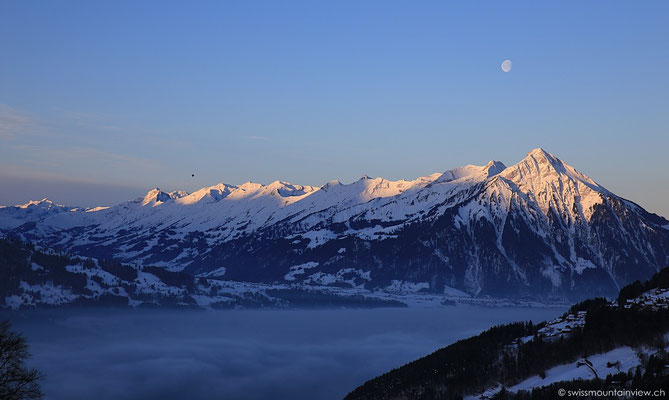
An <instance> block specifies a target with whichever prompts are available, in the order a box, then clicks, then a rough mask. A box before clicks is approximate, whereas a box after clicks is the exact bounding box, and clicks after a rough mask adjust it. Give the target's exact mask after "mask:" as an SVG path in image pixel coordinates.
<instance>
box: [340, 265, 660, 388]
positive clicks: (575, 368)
mask: <svg viewBox="0 0 669 400" xmlns="http://www.w3.org/2000/svg"><path fill="white" fill-rule="evenodd" d="M668 334H669V267H667V268H665V269H663V270H661V271H660V272H659V273H657V274H655V275H654V276H653V277H652V278H651V279H650V280H649V281H647V282H645V283H641V282H635V283H633V284H631V285H629V286H627V287H625V288H623V289H622V290H621V291H620V293H619V296H618V298H617V300H615V301H607V300H606V299H603V298H594V299H590V300H586V301H583V302H581V303H578V304H576V305H574V306H572V307H571V309H570V310H569V311H568V312H567V313H565V314H564V315H563V316H561V317H559V318H557V319H555V320H553V321H550V322H543V323H541V324H537V325H534V324H532V323H531V322H528V323H523V322H518V323H513V324H508V325H502V326H496V327H493V328H491V329H489V330H487V331H485V332H483V333H481V334H480V335H478V336H475V337H472V338H469V339H465V340H461V341H459V342H457V343H454V344H452V345H450V346H448V347H445V348H443V349H440V350H437V351H435V352H434V353H432V354H430V355H428V356H425V357H423V358H421V359H419V360H416V361H413V362H411V363H409V364H406V365H404V366H403V367H400V368H397V369H394V370H392V371H390V372H388V373H386V374H383V375H381V376H379V377H378V378H375V379H372V380H370V381H368V382H366V383H364V384H363V385H361V386H360V387H358V388H357V389H355V390H354V391H352V392H351V393H349V394H348V395H347V396H346V400H376V399H378V400H381V399H383V400H393V399H396V400H399V399H402V400H413V399H416V400H418V399H424V400H438V399H462V398H466V399H469V400H474V399H499V400H502V399H518V400H524V399H555V398H559V397H560V396H559V393H558V390H559V389H564V390H566V391H568V390H572V391H577V390H581V389H582V390H589V389H602V390H607V389H638V390H651V391H653V390H657V389H664V390H667V388H669V357H668V351H669V335H668ZM667 394H669V392H667ZM572 397H576V396H575V395H572ZM638 397H639V398H650V397H651V396H647V397H643V396H638ZM580 398H595V397H592V396H591V397H588V396H585V395H583V396H581V397H580ZM605 398H606V397H605ZM608 398H616V399H617V398H621V397H620V396H617V395H614V396H610V397H608Z"/></svg>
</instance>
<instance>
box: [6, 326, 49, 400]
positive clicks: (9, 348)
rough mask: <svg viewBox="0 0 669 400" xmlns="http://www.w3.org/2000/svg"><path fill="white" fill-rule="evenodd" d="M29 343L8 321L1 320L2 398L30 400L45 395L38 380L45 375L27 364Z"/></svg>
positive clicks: (7, 399)
mask: <svg viewBox="0 0 669 400" xmlns="http://www.w3.org/2000/svg"><path fill="white" fill-rule="evenodd" d="M29 356H30V355H29V354H28V345H27V344H26V340H25V338H24V337H23V336H22V335H20V334H18V333H16V332H13V331H12V330H11V326H10V324H9V322H8V321H3V322H0V400H28V399H41V398H42V397H43V395H42V391H41V390H40V387H39V383H38V381H39V380H40V379H42V377H43V375H42V374H41V373H40V372H39V371H38V370H36V369H29V368H27V367H26V365H25V361H26V359H28V357H29Z"/></svg>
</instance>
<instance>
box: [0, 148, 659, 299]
mask: <svg viewBox="0 0 669 400" xmlns="http://www.w3.org/2000/svg"><path fill="white" fill-rule="evenodd" d="M0 236H8V237H18V238H20V239H21V240H24V241H28V242H32V243H35V244H37V245H39V246H44V247H47V248H52V249H55V250H58V251H62V252H67V253H69V254H74V255H78V256H85V257H94V258H100V259H114V260H117V261H120V262H124V263H133V264H141V265H153V266H158V267H162V268H167V269H169V270H172V271H184V272H187V273H190V274H193V275H199V276H207V277H215V278H219V279H225V280H231V281H244V282H258V283H277V282H280V283H295V284H302V285H326V286H327V285H331V286H343V287H351V286H353V287H360V288H362V287H364V288H366V289H383V288H387V287H389V286H391V285H398V284H400V285H413V287H419V288H422V289H423V290H425V291H429V292H434V293H443V292H445V291H448V290H450V289H451V288H455V289H458V290H460V291H464V292H467V293H468V294H469V295H471V296H492V297H510V298H536V299H544V300H549V299H571V298H585V297H592V296H597V295H614V294H616V293H617V292H618V290H619V289H620V288H621V287H623V286H624V285H626V284H628V283H630V282H632V281H634V280H644V279H647V278H648V277H650V276H651V275H653V274H654V273H656V272H657V271H659V270H660V269H661V268H662V267H664V266H666V265H668V264H669V221H668V220H666V219H665V218H663V217H661V216H658V215H656V214H652V213H650V212H647V211H646V210H644V209H643V208H642V207H640V206H639V205H637V204H635V203H633V202H632V201H629V200H626V199H623V198H621V197H619V196H617V195H615V194H614V193H612V192H610V191H609V190H607V189H605V188H604V187H602V186H600V185H599V184H597V183H596V182H595V181H594V180H592V179H590V178H589V177H588V176H586V175H584V174H582V173H580V172H578V171H577V170H576V169H574V168H573V167H571V166H569V165H567V164H566V163H564V162H563V161H561V160H560V159H558V158H557V157H556V156H554V155H552V154H550V153H548V152H546V151H545V150H543V149H534V150H532V151H530V152H529V153H528V154H527V156H526V157H525V158H524V159H523V160H521V161H520V162H519V163H517V164H515V165H512V166H509V167H506V166H505V165H504V164H502V163H501V162H499V161H491V162H489V163H488V164H487V165H485V166H474V165H467V166H464V167H460V168H456V169H453V170H449V171H446V172H445V173H436V174H432V175H429V176H424V177H420V178H418V179H415V180H412V181H406V180H399V181H389V180H386V179H383V178H369V177H366V176H365V177H363V178H361V179H360V180H358V181H356V182H353V183H351V184H342V183H340V182H339V181H331V182H328V183H327V184H325V185H323V186H321V187H315V186H301V185H294V184H290V183H286V182H281V181H276V182H273V183H271V184H269V185H261V184H258V183H251V182H248V183H245V184H242V185H239V186H234V185H227V184H223V183H221V184H218V185H215V186H211V187H205V188H202V189H200V190H198V191H196V192H193V193H186V192H183V191H175V192H164V191H161V190H160V189H157V188H156V189H154V190H151V191H149V192H148V193H147V194H146V196H144V197H143V198H139V199H136V200H133V201H128V202H126V203H122V204H118V205H115V206H112V207H96V208H72V207H66V206H62V205H57V204H55V203H53V202H51V201H49V200H47V199H43V200H41V201H32V202H29V203H27V204H24V205H19V206H6V207H1V208H0Z"/></svg>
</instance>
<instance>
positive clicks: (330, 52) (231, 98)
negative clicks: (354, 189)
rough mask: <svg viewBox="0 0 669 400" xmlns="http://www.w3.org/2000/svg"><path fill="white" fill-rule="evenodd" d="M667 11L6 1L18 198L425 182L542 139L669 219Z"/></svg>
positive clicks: (546, 5) (3, 135)
mask: <svg viewBox="0 0 669 400" xmlns="http://www.w3.org/2000/svg"><path fill="white" fill-rule="evenodd" d="M667 15H669V3H667V2H664V1H656V2H653V1H644V2H615V1H590V2H582V1H573V2H571V1H561V2H536V1H531V2H514V1H510V2H459V3H455V2H441V1H439V2H420V3H412V2H393V1H378V2H374V1H368V2H359V1H342V2H314V1H303V2H298V1H286V2H276V1H267V2H263V1H238V2H233V1H227V2H222V1H217V2H164V1H160V2H158V1H156V2H150V1H143V2H135V1H119V2H86V1H80V2H68V1H59V2H38V1H15V2H10V1H2V2H0V49H1V51H2V55H1V56H0V185H1V186H2V188H3V190H2V191H0V204H7V203H16V202H23V201H26V200H28V199H31V198H36V197H44V196H47V197H50V198H54V199H55V200H58V201H61V202H66V203H69V204H73V205H93V204H111V203H115V202H119V201H122V200H124V199H129V198H132V197H135V196H139V195H140V194H141V193H142V192H144V191H146V190H148V189H149V188H151V187H155V186H160V187H161V188H164V189H169V190H171V189H185V190H194V189H197V188H200V187H203V186H209V185H213V184H215V183H218V182H226V183H231V184H240V183H243V182H245V181H248V180H251V181H255V182H261V183H269V182H271V181H274V180H277V179H280V180H285V181H290V182H293V183H302V184H312V185H320V184H323V183H325V182H327V181H328V180H331V179H339V180H341V181H342V182H351V181H354V180H357V179H358V178H359V177H360V176H361V175H363V174H367V175H370V176H383V177H385V178H388V179H399V178H406V179H413V178H415V177H417V176H421V175H427V174H430V173H432V172H441V171H445V170H447V169H450V168H453V167H457V166H460V165H464V164H468V163H474V164H484V163H486V162H487V161H489V160H491V159H496V160H500V161H503V162H504V163H506V164H507V165H511V164H513V163H515V162H517V161H519V160H520V159H521V158H522V157H523V156H524V155H525V154H526V153H527V151H529V150H530V149H532V148H534V147H543V148H545V149H546V150H548V151H550V152H552V153H554V154H556V155H557V156H558V157H560V158H561V159H563V160H564V161H566V162H568V163H569V164H571V165H573V166H574V167H576V168H577V169H579V170H580V171H582V172H584V173H586V174H588V175H589V176H591V177H592V178H593V179H595V180H596V181H598V182H599V183H601V184H602V185H604V186H605V187H607V188H608V189H610V190H612V191H614V192H615V193H617V194H619V195H621V196H624V197H627V198H630V199H631V200H634V201H636V202H638V203H640V204H641V205H643V206H644V207H647V208H648V209H649V210H650V211H653V212H658V213H661V214H663V215H665V216H669V172H668V169H667V166H666V160H667V149H668V148H669V132H668V130H669V112H668V111H667V110H669V95H668V94H667V93H669V77H668V72H667V71H669V68H668V67H667V66H668V65H669V47H668V46H667V44H666V43H667V41H668V40H669V18H668V17H667ZM504 59H511V60H512V61H513V69H512V71H511V72H509V73H504V72H502V71H501V69H500V63H501V62H502V61H503V60H504ZM191 174H195V175H196V176H195V178H192V177H191ZM74 203H76V204H74Z"/></svg>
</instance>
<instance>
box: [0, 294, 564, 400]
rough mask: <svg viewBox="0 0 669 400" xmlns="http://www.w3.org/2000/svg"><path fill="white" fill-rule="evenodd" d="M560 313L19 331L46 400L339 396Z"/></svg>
mask: <svg viewBox="0 0 669 400" xmlns="http://www.w3.org/2000/svg"><path fill="white" fill-rule="evenodd" d="M562 312H564V310H562V309H555V308H551V309H541V308H536V309H530V308H504V309H492V308H480V307H474V306H463V305H460V306H457V307H445V308H440V309H416V308H409V309H370V310H272V311H258V310H248V311H211V312H198V311H147V310H142V311H138V310H127V311H119V310H116V311H109V310H97V311H95V310H53V311H38V312H27V313H22V314H20V315H17V314H9V315H2V317H4V318H10V319H11V320H12V323H13V324H14V326H15V327H16V328H17V329H18V330H21V331H23V332H24V334H25V335H26V337H27V338H28V341H29V345H30V350H31V353H32V354H33V358H32V361H31V363H32V365H34V366H36V367H38V368H40V369H42V370H43V371H44V372H45V373H46V374H47V378H46V380H45V381H44V382H43V388H44V390H45V392H46V394H47V396H46V398H47V399H50V400H61V399H62V400H64V399H68V400H70V399H86V398H95V399H96V400H112V399H114V400H116V399H138V400H139V399H142V400H145V399H165V400H167V399H193V400H195V399H251V400H253V399H268V398H272V399H339V398H342V397H343V396H344V395H345V394H346V393H348V392H349V391H350V390H352V389H354V388H355V387H356V386H357V385H359V384H361V383H363V382H364V381H366V380H368V379H370V378H372V377H374V376H376V375H379V374H380V373H383V372H385V371H387V370H389V369H391V368H394V367H398V366H400V365H402V364H404V363H406V362H408V361H411V360H413V359H416V358H418V357H421V356H423V355H426V354H428V353H431V352H432V351H434V350H436V349H438V348H440V347H443V346H446V345H448V344H450V343H452V342H454V341H456V340H459V339H462V338H465V337H468V336H471V335H473V334H476V333H478V332H480V331H482V330H484V329H487V328H488V327H490V326H492V325H495V324H499V323H505V322H510V321H516V320H533V321H535V322H538V321H541V320H544V319H550V318H553V317H554V316H556V315H558V314H561V313H562Z"/></svg>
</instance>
